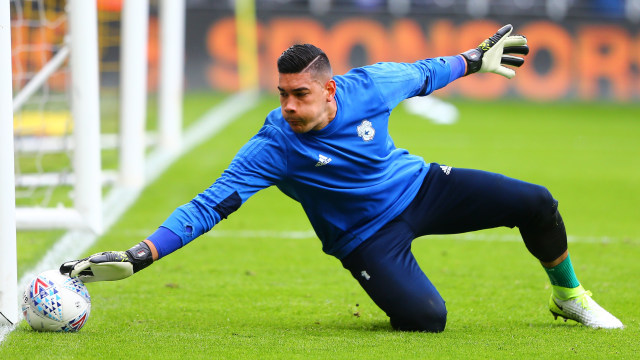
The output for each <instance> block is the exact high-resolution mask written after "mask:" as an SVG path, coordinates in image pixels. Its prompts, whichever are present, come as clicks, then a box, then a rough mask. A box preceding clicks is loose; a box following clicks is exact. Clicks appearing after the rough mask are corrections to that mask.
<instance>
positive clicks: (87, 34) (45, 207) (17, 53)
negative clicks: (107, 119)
mask: <svg viewBox="0 0 640 360" xmlns="http://www.w3.org/2000/svg"><path fill="white" fill-rule="evenodd" d="M87 3H89V4H87ZM10 4H11V40H12V51H11V55H12V73H13V74H12V75H13V76H12V78H13V82H12V85H13V94H14V98H13V115H14V117H13V119H14V121H13V127H14V131H13V133H14V151H15V155H14V162H15V185H16V187H15V197H16V224H17V226H18V228H29V229H34V228H48V229H50V228H65V229H73V228H83V229H90V230H92V231H94V232H100V231H101V219H102V216H101V197H102V195H101V192H102V189H101V184H102V175H101V165H100V164H101V157H100V141H99V133H100V130H99V129H100V112H99V98H98V94H99V88H98V55H97V54H98V53H97V51H98V48H97V18H96V6H95V3H94V2H92V1H88V2H85V1H77V0H76V1H68V2H66V1H56V0H15V1H11V3H10Z"/></svg>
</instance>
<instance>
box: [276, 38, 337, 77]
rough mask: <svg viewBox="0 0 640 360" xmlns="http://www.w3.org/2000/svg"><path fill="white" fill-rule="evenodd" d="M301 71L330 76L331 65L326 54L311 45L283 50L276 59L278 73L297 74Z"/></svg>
mask: <svg viewBox="0 0 640 360" xmlns="http://www.w3.org/2000/svg"><path fill="white" fill-rule="evenodd" d="M303 71H311V72H313V73H323V72H327V73H328V74H329V76H331V74H332V72H331V63H329V58H328V57H327V54H325V53H324V51H322V50H321V49H319V48H317V47H316V46H314V45H311V44H296V45H293V46H291V47H290V48H288V49H287V50H285V51H284V52H283V53H282V55H280V57H279V58H278V72H279V73H281V74H297V73H300V72H303Z"/></svg>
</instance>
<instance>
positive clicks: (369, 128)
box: [358, 120, 376, 141]
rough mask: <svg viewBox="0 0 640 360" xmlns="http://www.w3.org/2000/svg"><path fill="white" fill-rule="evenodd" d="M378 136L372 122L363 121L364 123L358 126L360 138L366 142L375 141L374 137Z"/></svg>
mask: <svg viewBox="0 0 640 360" xmlns="http://www.w3.org/2000/svg"><path fill="white" fill-rule="evenodd" d="M375 134H376V129H374V128H373V125H372V124H371V121H369V120H362V123H361V124H360V125H358V136H359V137H361V138H362V140H364V141H371V140H373V136H374V135H375Z"/></svg>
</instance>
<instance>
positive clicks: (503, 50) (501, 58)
mask: <svg viewBox="0 0 640 360" xmlns="http://www.w3.org/2000/svg"><path fill="white" fill-rule="evenodd" d="M512 31H513V26H511V24H509V25H505V26H503V27H501V28H500V29H499V30H498V32H496V33H495V34H494V35H493V36H492V37H490V38H488V39H486V40H484V41H483V42H482V43H480V45H478V47H477V48H475V49H471V50H469V51H465V52H463V53H462V54H460V55H462V56H463V57H464V58H465V60H466V61H467V71H466V73H465V75H469V74H473V73H475V72H481V73H484V72H491V73H495V74H499V75H502V76H504V77H506V78H508V79H511V78H513V77H514V76H516V72H515V70H513V69H510V68H508V67H506V66H504V65H510V66H514V67H520V66H522V64H524V59H523V58H521V57H517V56H512V55H505V54H520V55H527V54H528V53H529V46H527V38H526V37H525V36H524V35H511V32H512Z"/></svg>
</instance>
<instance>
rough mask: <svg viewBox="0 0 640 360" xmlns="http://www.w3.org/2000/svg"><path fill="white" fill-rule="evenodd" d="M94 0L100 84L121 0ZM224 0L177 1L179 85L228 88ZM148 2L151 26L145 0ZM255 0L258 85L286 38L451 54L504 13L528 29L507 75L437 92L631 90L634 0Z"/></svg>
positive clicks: (629, 94) (363, 57)
mask: <svg viewBox="0 0 640 360" xmlns="http://www.w3.org/2000/svg"><path fill="white" fill-rule="evenodd" d="M98 4H99V9H100V14H101V15H100V19H101V27H100V36H101V40H102V41H101V61H102V72H103V80H104V81H103V85H112V84H115V82H116V80H117V77H115V76H109V73H110V72H114V71H116V70H117V68H118V65H117V60H118V58H119V55H118V46H117V44H118V41H117V40H116V39H117V34H118V28H119V25H118V18H119V16H118V14H119V10H120V7H121V0H110V1H108V0H100V1H98ZM234 4H235V1H224V0H219V1H207V0H187V1H186V6H187V12H186V17H187V20H186V21H187V24H188V26H187V28H186V54H187V56H186V59H185V61H186V67H185V68H186V69H187V71H186V73H185V79H186V87H187V89H216V90H222V91H236V90H238V88H239V86H240V85H239V80H238V71H237V60H238V51H237V41H236V39H237V36H236V25H235V14H234ZM151 5H152V15H151V20H150V25H149V26H150V31H151V32H150V34H154V33H157V31H155V29H156V28H157V22H156V21H155V19H154V13H155V6H154V2H153V1H152V2H151ZM255 8H256V14H257V15H256V17H257V19H256V27H257V34H258V35H257V36H258V37H257V42H258V51H257V55H258V61H257V62H258V64H257V66H258V68H259V71H258V73H259V86H260V87H261V88H262V89H266V90H275V81H276V76H275V71H274V68H275V60H276V59H277V57H278V56H279V55H280V53H281V52H282V51H283V50H284V49H286V48H287V47H288V46H289V45H291V44H294V43H301V42H310V43H314V44H316V45H317V46H319V47H321V48H322V49H324V50H325V52H327V54H328V55H329V57H330V59H331V60H332V63H333V67H334V71H335V73H337V74H341V73H344V72H346V71H347V70H348V69H349V68H351V67H354V66H360V65H365V64H369V63H374V62H378V61H415V60H417V59H421V58H426V57H435V56H446V55H453V54H457V53H460V52H462V51H465V50H466V49H468V48H471V47H475V46H476V45H477V43H479V42H480V41H481V40H483V38H485V37H487V36H489V35H491V34H493V32H494V31H495V30H496V29H497V28H498V27H499V26H500V25H502V24H505V23H512V24H513V25H514V26H515V31H516V32H519V33H522V34H525V35H526V36H527V37H528V38H529V42H530V47H531V50H532V53H531V54H530V55H529V57H528V64H527V66H525V67H523V68H522V69H521V70H520V72H519V73H518V76H517V77H516V79H515V80H514V81H511V82H504V81H501V79H499V78H493V77H488V78H487V79H480V78H475V79H473V80H472V79H468V80H467V79H465V80H464V81H463V82H461V83H460V84H459V85H458V86H455V87H452V88H451V89H448V90H447V92H446V93H445V94H441V95H444V96H454V95H455V96H462V97H473V98H499V97H503V96H505V95H509V96H517V97H524V98H529V99H536V100H556V99H565V98H578V99H584V100H595V99H607V100H613V101H634V100H638V99H639V98H640V70H639V68H640V65H639V64H640V33H639V31H638V29H639V26H640V0H491V1H489V0H386V1H385V0H256V1H255ZM149 44H150V47H149V55H150V57H149V61H150V64H149V65H150V69H152V70H151V71H152V72H153V69H155V68H157V55H156V53H157V36H153V35H152V36H150V41H149ZM150 78H151V79H152V78H153V77H152V76H150ZM480 82H482V84H483V86H482V88H479V86H478V85H479V83H480ZM150 85H151V86H152V87H153V86H154V85H155V83H154V82H153V81H152V82H151V84H150Z"/></svg>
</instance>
